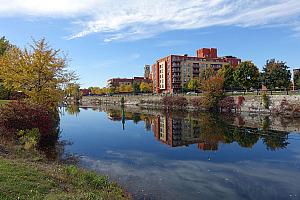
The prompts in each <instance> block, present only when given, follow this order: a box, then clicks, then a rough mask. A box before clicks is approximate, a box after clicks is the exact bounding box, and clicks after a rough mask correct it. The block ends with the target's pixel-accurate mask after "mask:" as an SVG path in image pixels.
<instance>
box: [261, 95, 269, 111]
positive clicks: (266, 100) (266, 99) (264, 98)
mask: <svg viewBox="0 0 300 200" xmlns="http://www.w3.org/2000/svg"><path fill="white" fill-rule="evenodd" d="M262 102H263V106H264V108H265V109H269V106H270V99H269V96H268V95H267V93H266V92H264V93H263V95H262Z"/></svg>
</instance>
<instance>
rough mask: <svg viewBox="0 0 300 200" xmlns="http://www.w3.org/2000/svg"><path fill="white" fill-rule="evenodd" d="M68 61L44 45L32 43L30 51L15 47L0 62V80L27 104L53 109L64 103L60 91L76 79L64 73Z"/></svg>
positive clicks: (41, 41) (62, 94)
mask: <svg viewBox="0 0 300 200" xmlns="http://www.w3.org/2000/svg"><path fill="white" fill-rule="evenodd" d="M67 67H68V65H67V58H66V57H65V56H64V55H62V54H61V52H60V50H55V49H53V48H51V47H50V46H49V45H48V44H47V43H46V41H45V39H41V40H39V41H33V44H32V45H30V47H29V48H24V49H19V48H16V47H13V48H11V49H10V50H9V51H6V52H5V53H4V55H3V56H2V57H1V59H0V68H1V71H0V79H2V80H3V85H4V87H6V88H12V89H13V90H15V91H21V92H23V93H24V94H25V95H26V96H27V97H28V99H29V100H30V101H32V102H34V103H38V104H41V105H44V106H47V107H48V108H53V109H55V108H56V107H57V105H58V104H59V103H60V102H61V101H62V100H63V97H64V91H63V88H64V87H66V85H67V84H69V83H70V82H72V81H74V80H76V79H77V77H76V75H75V73H74V72H72V71H69V70H68V69H67Z"/></svg>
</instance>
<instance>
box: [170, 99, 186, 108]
mask: <svg viewBox="0 0 300 200" xmlns="http://www.w3.org/2000/svg"><path fill="white" fill-rule="evenodd" d="M187 105H188V100H187V99H186V98H185V97H173V106H175V107H179V108H184V107H186V106H187Z"/></svg>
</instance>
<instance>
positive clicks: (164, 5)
mask: <svg viewBox="0 0 300 200" xmlns="http://www.w3.org/2000/svg"><path fill="white" fill-rule="evenodd" d="M0 5H1V6H0V36H5V37H6V38H7V39H8V40H9V41H10V42H11V43H13V44H15V45H17V46H19V47H22V48H23V47H26V46H28V44H30V43H31V42H32V39H41V38H46V40H47V41H48V43H49V44H50V45H51V46H52V47H53V48H56V49H61V51H63V52H64V53H66V54H68V57H69V67H70V69H71V70H74V71H76V73H77V74H78V75H79V77H80V79H79V83H80V84H81V86H82V87H90V86H101V87H103V86H105V85H106V81H107V80H108V79H109V78H113V77H133V76H143V67H144V65H145V64H153V63H154V62H155V61H156V60H157V59H159V58H162V57H165V56H168V55H170V54H180V55H181V54H189V55H195V54H196V50H197V49H199V48H203V47H209V48H210V47H215V48H218V54H219V56H225V55H233V56H237V57H239V58H241V59H242V60H252V61H253V62H254V63H255V64H256V65H257V66H258V67H259V68H260V69H262V67H263V66H264V64H265V63H266V60H267V59H272V58H275V59H277V60H281V61H285V62H286V63H287V64H288V66H289V67H290V68H291V69H293V68H297V67H298V68H300V59H299V58H300V0H114V1H112V0H52V1H49V0H47V1H46V0H9V1H8V0H0Z"/></svg>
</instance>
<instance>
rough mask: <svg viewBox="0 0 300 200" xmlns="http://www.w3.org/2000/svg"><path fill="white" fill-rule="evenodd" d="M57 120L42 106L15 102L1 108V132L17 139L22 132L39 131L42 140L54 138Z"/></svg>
mask: <svg viewBox="0 0 300 200" xmlns="http://www.w3.org/2000/svg"><path fill="white" fill-rule="evenodd" d="M56 127H57V120H56V119H55V116H54V114H53V113H51V112H50V111H48V110H47V109H45V108H44V107H42V106H39V105H36V104H31V103H27V102H21V101H14V102H11V103H9V104H6V105H5V106H2V107H0V130H1V132H2V134H3V135H6V136H9V137H12V138H17V134H18V132H19V131H20V130H32V129H34V128H38V129H39V133H40V139H41V140H43V139H45V138H50V137H53V136H54V135H53V134H55V129H56Z"/></svg>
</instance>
